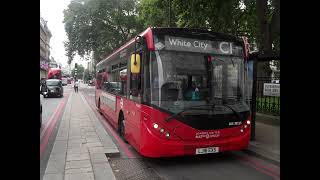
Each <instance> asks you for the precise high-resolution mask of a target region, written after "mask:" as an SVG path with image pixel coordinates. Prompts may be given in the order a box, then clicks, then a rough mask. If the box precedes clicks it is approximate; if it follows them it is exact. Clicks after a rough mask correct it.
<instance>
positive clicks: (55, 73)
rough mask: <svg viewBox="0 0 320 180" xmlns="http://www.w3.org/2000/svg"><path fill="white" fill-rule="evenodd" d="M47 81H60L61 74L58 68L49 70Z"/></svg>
mask: <svg viewBox="0 0 320 180" xmlns="http://www.w3.org/2000/svg"><path fill="white" fill-rule="evenodd" d="M48 79H60V80H61V79H62V72H61V69H60V68H49V70H48Z"/></svg>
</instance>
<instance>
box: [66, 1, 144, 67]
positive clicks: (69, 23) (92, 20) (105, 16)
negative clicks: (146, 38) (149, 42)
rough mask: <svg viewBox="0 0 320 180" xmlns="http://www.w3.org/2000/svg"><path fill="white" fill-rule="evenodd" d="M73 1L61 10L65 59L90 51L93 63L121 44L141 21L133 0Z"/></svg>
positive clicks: (134, 33) (137, 29)
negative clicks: (62, 14) (64, 38)
mask: <svg viewBox="0 0 320 180" xmlns="http://www.w3.org/2000/svg"><path fill="white" fill-rule="evenodd" d="M82 2H84V4H83V5H82V4H79V3H76V2H74V1H71V3H70V4H69V6H68V9H66V10H65V11H64V23H65V30H66V33H67V36H68V41H66V42H65V44H64V45H65V49H66V51H67V54H66V55H67V56H68V62H69V63H71V62H72V60H73V57H74V55H75V54H79V55H80V56H81V57H84V56H85V55H89V54H90V53H91V52H92V51H93V54H94V55H93V59H94V61H95V63H97V62H99V61H100V60H101V59H102V58H104V57H105V56H106V55H107V54H109V53H111V52H112V51H113V50H114V49H116V48H118V47H120V46H121V45H122V44H124V43H125V42H126V41H128V40H129V39H131V38H133V37H134V36H135V35H136V34H137V33H138V32H140V31H142V24H140V23H139V21H138V19H137V16H136V14H137V13H136V6H137V5H136V4H137V2H136V1H135V0H87V1H83V0H82Z"/></svg>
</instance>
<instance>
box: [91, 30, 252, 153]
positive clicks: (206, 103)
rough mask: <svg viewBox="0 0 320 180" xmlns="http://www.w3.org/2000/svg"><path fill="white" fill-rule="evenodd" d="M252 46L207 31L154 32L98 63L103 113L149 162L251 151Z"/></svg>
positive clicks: (97, 97) (99, 101)
mask: <svg viewBox="0 0 320 180" xmlns="http://www.w3.org/2000/svg"><path fill="white" fill-rule="evenodd" d="M245 45H246V44H245V42H244V40H243V39H242V38H239V37H234V36H231V35H226V34H221V33H215V32H211V31H206V30H199V29H186V28H148V29H146V30H145V31H144V32H142V33H141V34H139V35H138V36H137V37H136V38H134V39H132V40H131V41H129V42H128V43H126V44H125V45H123V46H122V47H120V48H119V49H117V50H116V51H114V52H113V53H112V54H111V55H109V56H108V57H107V58H105V59H103V60H102V61H101V62H99V63H98V64H97V66H96V70H97V72H96V90H95V101H96V106H97V109H98V110H99V111H100V113H102V114H103V115H104V116H105V117H106V119H108V121H109V122H110V124H111V125H112V126H113V127H114V128H116V129H117V130H118V132H119V134H120V135H121V137H122V138H124V139H125V140H127V141H128V142H129V143H130V144H131V145H132V146H133V147H134V148H135V149H136V150H137V151H138V152H139V153H140V154H141V155H143V156H146V157H169V156H184V155H197V154H207V153H218V152H223V151H233V150H241V149H245V148H247V146H248V143H249V139H250V129H251V127H250V120H251V119H250V109H249V105H248V104H247V102H246V88H245V80H246V75H247V66H246V64H247V50H246V48H245Z"/></svg>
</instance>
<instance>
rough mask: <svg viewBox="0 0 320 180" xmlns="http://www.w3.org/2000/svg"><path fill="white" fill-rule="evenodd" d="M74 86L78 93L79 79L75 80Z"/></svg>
mask: <svg viewBox="0 0 320 180" xmlns="http://www.w3.org/2000/svg"><path fill="white" fill-rule="evenodd" d="M73 86H74V92H76V93H77V92H78V88H79V83H78V81H75V82H74V85H73Z"/></svg>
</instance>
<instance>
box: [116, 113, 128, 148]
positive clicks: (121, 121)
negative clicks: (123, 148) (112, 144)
mask: <svg viewBox="0 0 320 180" xmlns="http://www.w3.org/2000/svg"><path fill="white" fill-rule="evenodd" d="M118 122H119V125H118V132H119V135H120V137H121V138H122V139H123V140H124V142H126V143H127V142H128V141H127V140H126V138H125V120H124V117H123V114H120V116H119V121H118Z"/></svg>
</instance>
